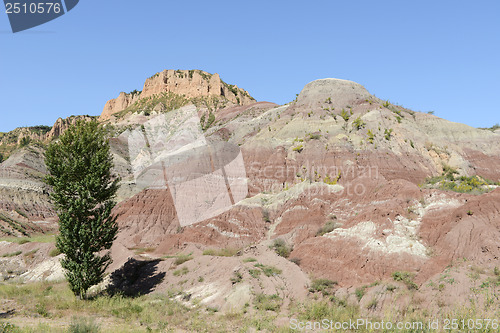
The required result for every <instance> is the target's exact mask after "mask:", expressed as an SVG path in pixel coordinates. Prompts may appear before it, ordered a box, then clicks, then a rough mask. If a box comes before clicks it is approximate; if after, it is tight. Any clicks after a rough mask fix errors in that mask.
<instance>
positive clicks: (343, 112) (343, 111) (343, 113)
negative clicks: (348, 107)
mask: <svg viewBox="0 0 500 333" xmlns="http://www.w3.org/2000/svg"><path fill="white" fill-rule="evenodd" d="M340 116H341V117H342V118H343V119H344V120H345V121H346V122H347V121H349V118H351V115H350V114H349V113H348V112H346V111H345V110H344V109H342V112H340Z"/></svg>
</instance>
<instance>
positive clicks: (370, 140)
mask: <svg viewBox="0 0 500 333" xmlns="http://www.w3.org/2000/svg"><path fill="white" fill-rule="evenodd" d="M367 135H368V140H367V141H368V142H369V143H371V144H373V142H374V140H375V134H373V132H372V131H371V130H368V133H367Z"/></svg>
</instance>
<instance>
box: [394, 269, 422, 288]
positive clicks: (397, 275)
mask: <svg viewBox="0 0 500 333" xmlns="http://www.w3.org/2000/svg"><path fill="white" fill-rule="evenodd" d="M392 278H393V279H394V281H400V282H403V283H404V284H405V285H406V287H407V288H408V289H414V290H416V289H418V286H417V284H416V283H415V282H413V279H414V278H415V274H413V273H410V272H403V271H398V272H394V273H392Z"/></svg>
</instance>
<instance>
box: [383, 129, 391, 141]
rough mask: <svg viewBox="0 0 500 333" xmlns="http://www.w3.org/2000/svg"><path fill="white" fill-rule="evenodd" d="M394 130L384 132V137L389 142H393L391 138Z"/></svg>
mask: <svg viewBox="0 0 500 333" xmlns="http://www.w3.org/2000/svg"><path fill="white" fill-rule="evenodd" d="M392 131H393V130H392V128H389V129H387V128H386V129H385V131H384V137H385V139H386V140H387V141H389V140H391V137H392Z"/></svg>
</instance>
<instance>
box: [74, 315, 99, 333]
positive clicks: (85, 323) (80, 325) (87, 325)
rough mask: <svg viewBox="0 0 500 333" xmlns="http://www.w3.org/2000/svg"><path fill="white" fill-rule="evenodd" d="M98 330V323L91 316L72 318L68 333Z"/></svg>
mask: <svg viewBox="0 0 500 333" xmlns="http://www.w3.org/2000/svg"><path fill="white" fill-rule="evenodd" d="M99 331H100V329H99V325H98V324H96V323H95V322H94V321H93V320H92V319H91V318H73V319H72V320H71V324H70V325H69V328H68V332H69V333H97V332H99Z"/></svg>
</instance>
